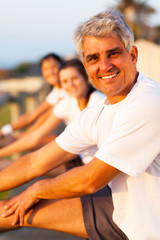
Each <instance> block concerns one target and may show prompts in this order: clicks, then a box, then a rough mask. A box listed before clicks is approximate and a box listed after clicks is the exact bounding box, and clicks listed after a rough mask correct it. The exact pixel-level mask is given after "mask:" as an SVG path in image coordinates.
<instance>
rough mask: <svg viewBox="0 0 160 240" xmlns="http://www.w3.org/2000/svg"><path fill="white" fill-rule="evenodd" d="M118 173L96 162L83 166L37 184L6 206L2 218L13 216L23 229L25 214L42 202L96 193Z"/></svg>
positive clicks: (94, 159)
mask: <svg viewBox="0 0 160 240" xmlns="http://www.w3.org/2000/svg"><path fill="white" fill-rule="evenodd" d="M119 172H120V171H119V170H118V169H116V168H114V167H112V166H110V165H108V164H106V163H104V162H102V161H101V160H99V159H97V158H93V160H92V161H91V162H90V163H89V164H87V165H84V166H81V167H77V168H73V169H71V170H70V171H68V172H66V173H64V174H62V175H60V176H58V177H56V178H52V179H45V180H41V181H38V182H36V183H34V184H33V185H32V186H30V187H29V188H28V189H27V190H26V191H25V192H23V193H22V194H20V195H19V196H18V197H15V198H13V199H11V200H9V201H8V202H7V203H6V205H5V211H4V213H3V215H2V216H3V217H7V216H9V215H11V214H13V213H15V215H14V220H13V225H14V224H17V223H18V222H19V223H20V225H23V222H24V216H25V212H26V210H27V209H28V208H30V207H31V206H33V205H34V204H35V203H37V202H38V201H39V200H40V199H66V198H74V197H80V196H83V195H88V194H90V193H94V192H96V191H98V190H99V189H101V188H103V187H104V186H105V185H107V184H108V183H109V182H110V181H111V180H112V179H113V178H114V177H115V176H116V175H117V174H119Z"/></svg>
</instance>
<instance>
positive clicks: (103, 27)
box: [73, 10, 134, 59]
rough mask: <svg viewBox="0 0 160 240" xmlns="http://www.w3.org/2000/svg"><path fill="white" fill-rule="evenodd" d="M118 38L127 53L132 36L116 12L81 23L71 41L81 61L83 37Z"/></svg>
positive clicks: (131, 43) (103, 13)
mask: <svg viewBox="0 0 160 240" xmlns="http://www.w3.org/2000/svg"><path fill="white" fill-rule="evenodd" d="M115 35H116V36H118V38H119V39H120V40H121V41H122V43H123V44H124V47H125V48H126V50H127V51H128V52H129V51H130V50H131V48H132V46H133V45H134V35H133V33H132V31H131V29H130V28H129V26H128V25H127V24H126V22H125V21H124V18H123V16H122V14H120V13H119V12H118V11H117V10H109V11H104V12H101V13H99V14H97V15H95V16H93V17H92V18H90V19H89V20H88V21H86V22H84V23H82V24H81V25H79V26H78V28H77V29H76V30H75V33H74V35H73V39H74V42H75V45H76V48H77V51H78V54H79V56H80V58H81V59H83V57H84V54H83V41H84V37H85V36H92V37H96V38H101V37H106V36H115Z"/></svg>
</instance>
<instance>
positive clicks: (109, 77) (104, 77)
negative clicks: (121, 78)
mask: <svg viewBox="0 0 160 240" xmlns="http://www.w3.org/2000/svg"><path fill="white" fill-rule="evenodd" d="M118 74H119V72H117V73H115V74H112V75H109V76H103V77H100V78H101V79H103V80H106V79H111V78H114V77H116V76H117V75H118Z"/></svg>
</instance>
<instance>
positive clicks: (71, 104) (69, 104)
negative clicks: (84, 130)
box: [53, 90, 105, 125]
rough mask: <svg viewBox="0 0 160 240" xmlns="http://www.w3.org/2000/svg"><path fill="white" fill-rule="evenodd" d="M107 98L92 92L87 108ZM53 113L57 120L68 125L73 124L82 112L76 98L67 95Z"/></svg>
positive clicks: (99, 93) (97, 92)
mask: <svg viewBox="0 0 160 240" xmlns="http://www.w3.org/2000/svg"><path fill="white" fill-rule="evenodd" d="M104 98H105V95H104V94H103V93H101V92H99V91H97V90H95V91H94V92H92V93H91V94H90V96H89V100H88V103H87V107H89V106H92V105H93V104H95V103H97V101H100V100H102V99H104ZM53 112H54V114H55V115H56V117H57V118H60V119H63V120H64V121H65V123H66V124H67V125H68V124H69V123H70V122H72V121H73V120H74V119H75V118H76V117H77V116H78V115H79V114H80V113H81V110H80V108H79V106H78V101H77V99H76V98H75V97H72V96H70V95H67V96H66V97H65V98H63V99H62V100H61V101H60V102H59V103H58V104H57V105H56V106H55V107H54V108H53Z"/></svg>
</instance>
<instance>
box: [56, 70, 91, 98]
mask: <svg viewBox="0 0 160 240" xmlns="http://www.w3.org/2000/svg"><path fill="white" fill-rule="evenodd" d="M59 79H60V83H61V86H62V88H64V89H65V91H66V92H67V93H68V94H69V95H71V96H73V97H75V98H84V97H86V95H87V91H88V82H87V81H86V79H84V77H83V76H82V75H81V74H80V72H79V71H78V70H77V69H76V68H75V67H67V68H66V69H62V70H60V72H59Z"/></svg>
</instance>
